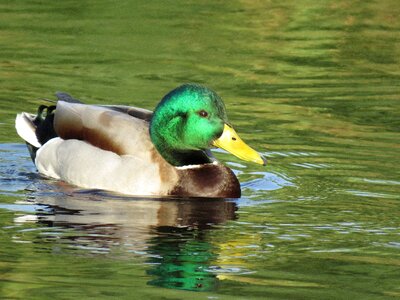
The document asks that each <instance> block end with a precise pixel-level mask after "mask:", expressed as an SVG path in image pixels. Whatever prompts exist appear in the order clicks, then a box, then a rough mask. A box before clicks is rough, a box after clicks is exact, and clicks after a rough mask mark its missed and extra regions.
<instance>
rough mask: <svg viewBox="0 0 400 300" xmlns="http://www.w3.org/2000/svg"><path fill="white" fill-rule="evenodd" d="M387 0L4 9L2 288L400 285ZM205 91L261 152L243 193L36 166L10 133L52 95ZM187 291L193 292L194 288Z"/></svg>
mask: <svg viewBox="0 0 400 300" xmlns="http://www.w3.org/2000/svg"><path fill="white" fill-rule="evenodd" d="M399 14H400V6H399V5H398V2H397V1H394V0H393V1H388V0H384V1H380V2H373V1H337V0H336V1H313V0H311V1H296V2H295V1H234V2H231V1H230V2H220V1H217V2H216V1H202V2H201V3H199V2H197V1H189V2H184V1H134V2H132V1H118V2H115V3H111V2H108V1H97V2H96V3H92V2H87V1H62V2H60V1H58V2H49V3H47V4H46V3H40V2H34V1H33V2H32V1H14V2H4V1H3V2H2V3H0V42H1V45H2V47H0V90H1V93H0V116H1V118H0V142H1V144H0V244H1V247H0V298H2V299H91V298H95V299H103V298H104V299H107V298H113V299H114V298H122V299H145V298H147V299H189V298H190V299H348V298H353V299H386V298H387V299H392V298H396V297H400V286H399V279H400V271H399V270H400V229H399V225H400V221H399V220H400V218H399V211H400V196H399V195H400V168H399V162H398V161H399V153H400V134H399V130H400V102H399V94H400V85H399V82H400V71H399V70H400V61H399V60H400V59H399V58H400V50H399V49H400V45H399V42H400V21H399V18H398V15H399ZM184 82H199V83H203V84H205V85H208V86H210V87H212V88H213V89H214V90H216V91H217V92H218V93H219V94H220V95H221V96H222V98H223V99H224V100H225V103H226V106H227V109H228V115H229V117H230V121H231V122H232V123H233V124H234V125H235V127H236V128H237V131H238V132H239V133H241V135H242V136H243V138H244V139H245V140H246V141H247V142H248V143H249V144H250V145H252V146H253V147H254V148H256V149H258V150H260V151H261V152H263V153H264V154H265V155H266V156H267V157H268V159H269V165H268V166H267V167H260V166H255V165H252V164H247V163H245V162H242V161H240V160H237V159H236V158H234V157H233V156H230V155H228V154H225V153H223V152H220V151H217V152H216V155H217V156H218V158H220V159H221V160H222V161H224V162H225V163H226V164H227V165H229V166H230V167H231V168H232V169H234V171H235V173H236V174H237V175H238V177H239V179H240V181H241V184H242V190H243V197H242V198H241V199H230V200H228V199H227V200H212V199H204V200H202V201H198V200H195V201H194V200H190V199H180V200H174V199H143V198H129V197H121V196H118V195H113V194H110V193H106V192H103V191H94V190H81V189H78V188H76V187H73V186H69V185H67V184H65V183H62V182H57V181H52V180H49V179H45V178H42V177H41V176H40V175H38V174H37V173H36V170H35V168H34V166H33V164H32V162H31V160H30V158H29V154H28V152H27V150H26V147H25V145H24V144H22V141H21V140H20V139H19V138H18V137H17V135H16V133H15V130H14V125H13V124H14V123H13V122H14V117H15V114H16V113H17V112H19V111H21V110H24V111H29V112H34V111H35V110H36V107H37V106H38V105H39V104H41V103H42V102H43V100H41V98H52V97H53V96H52V95H53V93H54V92H55V91H59V90H61V91H68V92H70V93H71V94H72V95H74V96H76V97H78V98H80V99H82V100H83V101H85V102H87V103H116V104H129V105H136V106H141V107H145V108H148V109H153V108H154V106H155V105H156V104H157V102H158V101H159V99H160V98H161V97H162V96H163V95H164V94H165V93H167V92H168V91H169V90H171V89H172V88H174V87H176V86H178V85H180V84H182V83H184ZM194 291H197V292H198V293H195V292H194Z"/></svg>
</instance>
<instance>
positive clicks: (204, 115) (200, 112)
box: [198, 110, 208, 118]
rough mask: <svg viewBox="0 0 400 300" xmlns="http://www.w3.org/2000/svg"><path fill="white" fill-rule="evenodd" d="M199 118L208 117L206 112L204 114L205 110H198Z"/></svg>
mask: <svg viewBox="0 0 400 300" xmlns="http://www.w3.org/2000/svg"><path fill="white" fill-rule="evenodd" d="M198 114H199V116H200V117H202V118H207V117H208V112H206V111H205V110H200V111H199V112H198Z"/></svg>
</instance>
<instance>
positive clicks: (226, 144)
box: [150, 84, 265, 166]
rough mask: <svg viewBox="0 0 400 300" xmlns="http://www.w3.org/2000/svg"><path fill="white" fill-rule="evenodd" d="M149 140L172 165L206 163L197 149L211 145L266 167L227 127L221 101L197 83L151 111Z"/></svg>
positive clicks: (184, 87)
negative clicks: (152, 112)
mask: <svg viewBox="0 0 400 300" xmlns="http://www.w3.org/2000/svg"><path fill="white" fill-rule="evenodd" d="M150 137H151V140H152V142H153V144H154V145H155V147H156V148H157V150H158V152H159V153H160V154H161V155H162V156H163V157H164V158H165V159H166V160H167V161H168V162H169V163H170V164H172V165H174V166H183V165H189V164H200V163H207V162H209V159H208V157H207V156H206V155H205V153H204V152H202V151H199V150H206V149H209V148H212V147H213V146H216V147H220V148H223V149H225V150H227V151H229V152H231V153H232V154H234V155H236V156H238V157H239V158H242V159H245V160H250V161H253V162H256V163H260V164H265V159H264V158H262V157H261V156H260V155H259V154H258V153H257V152H256V151H254V150H253V149H251V148H250V147H249V146H247V145H246V144H245V143H244V142H243V141H242V140H241V139H240V138H239V136H237V134H236V132H235V131H234V130H233V129H232V127H231V126H230V125H229V123H228V118H227V115H226V112H225V106H224V103H223V102H222V100H221V98H220V97H219V96H218V95H217V94H216V93H215V92H214V91H212V90H210V89H208V88H206V87H204V86H201V85H198V84H185V85H182V86H180V87H178V88H176V89H174V90H173V91H171V92H169V93H168V94H167V95H165V96H164V98H163V99H162V100H161V102H160V103H159V104H158V106H157V107H156V109H155V111H154V114H153V117H152V120H151V123H150Z"/></svg>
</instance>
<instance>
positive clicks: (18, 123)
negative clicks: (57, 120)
mask: <svg viewBox="0 0 400 300" xmlns="http://www.w3.org/2000/svg"><path fill="white" fill-rule="evenodd" d="M34 118H35V116H34V115H32V114H28V113H25V112H22V113H20V114H17V117H16V118H15V129H16V130H17V133H18V135H19V136H20V137H21V138H22V139H24V140H25V141H26V142H27V143H29V144H31V145H32V146H34V147H36V148H40V147H41V146H42V145H41V144H40V143H39V141H38V139H37V137H36V134H35V131H36V126H35V124H33V122H32V121H33V119H34Z"/></svg>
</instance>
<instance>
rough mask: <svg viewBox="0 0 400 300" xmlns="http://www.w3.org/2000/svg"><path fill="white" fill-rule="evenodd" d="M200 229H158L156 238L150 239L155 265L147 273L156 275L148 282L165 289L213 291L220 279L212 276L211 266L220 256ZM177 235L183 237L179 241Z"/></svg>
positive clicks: (151, 258)
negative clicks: (190, 230)
mask: <svg viewBox="0 0 400 300" xmlns="http://www.w3.org/2000/svg"><path fill="white" fill-rule="evenodd" d="M205 234H206V233H205V232H199V231H198V230H195V231H192V232H187V229H183V230H182V229H181V230H179V229H178V228H174V227H172V228H171V227H164V228H157V235H158V236H157V237H155V238H153V239H151V240H150V244H151V246H150V247H149V250H148V251H149V254H152V255H151V256H150V259H149V260H148V262H149V263H150V264H154V266H153V267H151V269H150V270H149V271H148V274H151V275H155V276H157V279H153V280H151V281H149V282H148V283H149V284H150V285H156V286H161V287H165V288H175V289H182V290H190V291H212V290H214V289H215V287H216V285H217V282H218V278H217V276H216V275H215V274H213V273H210V271H209V269H210V263H211V262H212V261H213V260H215V258H216V257H217V255H216V254H215V253H214V251H215V249H213V247H212V245H211V244H210V243H209V242H207V241H206V240H205V239H204V238H203V236H204V235H205ZM177 235H180V236H184V238H179V239H177Z"/></svg>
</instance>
